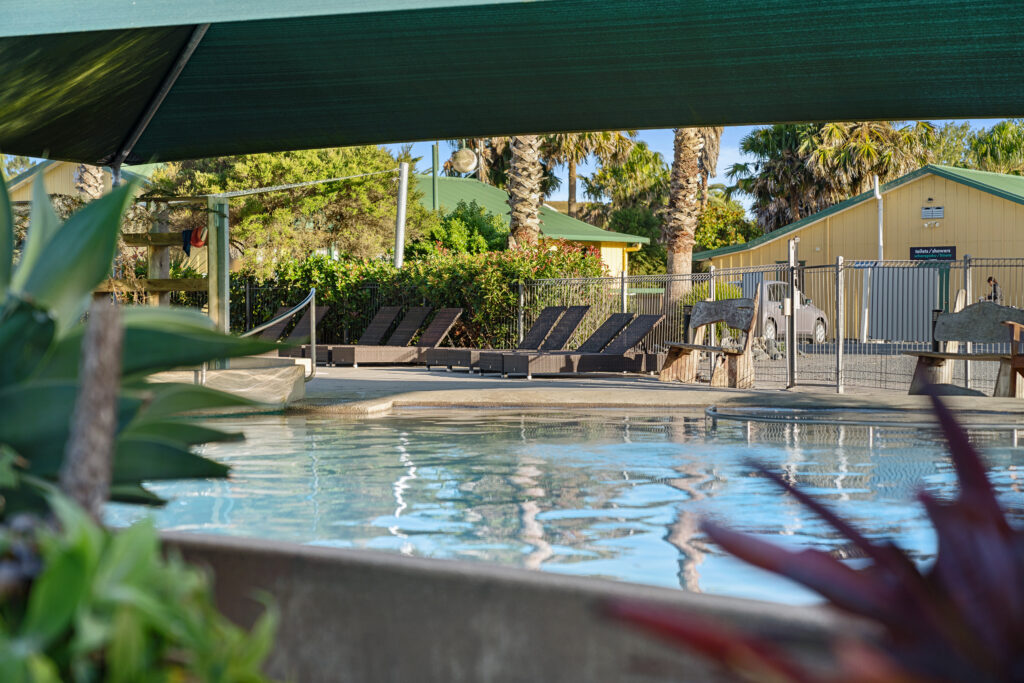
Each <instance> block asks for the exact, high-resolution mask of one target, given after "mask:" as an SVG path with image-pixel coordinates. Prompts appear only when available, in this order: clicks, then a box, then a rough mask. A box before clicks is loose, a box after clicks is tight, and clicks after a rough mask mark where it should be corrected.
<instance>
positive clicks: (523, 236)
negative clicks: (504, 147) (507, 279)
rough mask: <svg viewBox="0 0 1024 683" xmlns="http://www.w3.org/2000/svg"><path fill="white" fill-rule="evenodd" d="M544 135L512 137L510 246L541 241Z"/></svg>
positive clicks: (509, 184)
mask: <svg viewBox="0 0 1024 683" xmlns="http://www.w3.org/2000/svg"><path fill="white" fill-rule="evenodd" d="M542 174H543V170H542V168H541V164H540V136H538V135H517V136H515V137H513V138H512V163H511V165H510V167H509V171H508V206H509V209H511V220H510V223H509V235H508V246H509V247H510V248H512V247H515V246H517V245H522V244H536V243H537V241H538V240H539V239H540V203H541V198H542V197H541V191H540V183H541V179H542Z"/></svg>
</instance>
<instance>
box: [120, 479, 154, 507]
mask: <svg viewBox="0 0 1024 683" xmlns="http://www.w3.org/2000/svg"><path fill="white" fill-rule="evenodd" d="M110 500H112V501H115V502H118V503H135V504H136V505H153V506H160V505H164V504H166V503H167V501H166V500H164V499H163V498H161V497H160V496H158V495H156V494H155V493H153V492H152V491H150V490H148V489H146V488H144V487H143V486H142V485H140V484H112V485H111V487H110Z"/></svg>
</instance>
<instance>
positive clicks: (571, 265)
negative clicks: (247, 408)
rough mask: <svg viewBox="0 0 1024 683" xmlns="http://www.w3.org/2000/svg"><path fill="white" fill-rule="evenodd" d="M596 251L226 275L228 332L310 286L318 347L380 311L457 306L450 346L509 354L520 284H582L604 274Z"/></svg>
mask: <svg viewBox="0 0 1024 683" xmlns="http://www.w3.org/2000/svg"><path fill="white" fill-rule="evenodd" d="M603 270H604V268H603V265H602V262H601V258H600V254H599V252H598V251H597V250H596V249H594V248H592V247H580V246H578V245H575V244H572V243H569V242H559V243H554V244H551V243H548V244H547V245H545V246H543V247H540V246H526V247H521V248H517V249H511V250H508V251H499V252H486V253H482V254H466V253H451V252H448V251H446V250H443V249H442V250H440V251H439V252H438V253H437V254H435V255H432V256H430V257H428V258H424V259H420V260H416V261H411V262H407V263H406V264H405V266H404V267H403V268H402V269H401V270H398V269H396V268H394V266H392V265H391V264H390V263H386V262H383V261H335V260H332V259H331V258H329V257H327V256H320V255H314V256H310V257H309V258H306V259H303V260H301V261H287V262H283V263H280V264H278V265H277V266H276V267H275V269H274V271H273V274H272V276H271V277H270V278H268V279H265V280H262V281H261V280H259V279H258V278H257V277H256V276H255V274H254V273H253V272H251V271H246V270H243V271H241V272H238V273H232V277H231V325H232V329H234V330H243V329H245V328H246V327H247V324H246V323H247V316H246V313H247V310H246V309H247V306H248V320H249V322H250V323H251V325H252V326H254V325H257V324H259V323H260V322H263V321H265V320H268V319H269V318H270V316H271V315H273V314H274V312H275V311H276V310H277V309H278V308H279V307H280V306H285V305H292V304H295V303H297V302H298V301H300V300H301V299H302V298H303V297H304V296H305V295H306V294H307V293H308V292H309V290H310V288H311V287H316V290H317V305H319V306H327V307H328V313H327V315H326V316H325V318H324V320H323V322H322V323H321V325H320V327H319V329H318V337H319V338H320V340H321V342H323V343H347V342H350V341H354V340H356V339H358V338H359V335H360V334H361V333H362V331H363V329H364V328H365V327H366V325H367V323H368V322H369V320H370V318H372V317H373V315H374V313H376V311H377V309H378V308H380V307H381V306H388V305H403V306H419V305H426V306H431V307H433V308H435V309H437V308H442V307H458V308H462V309H463V314H462V318H461V320H460V321H459V324H458V325H456V327H455V329H453V330H452V334H451V341H452V343H453V344H454V345H456V346H475V347H491V348H510V347H511V346H514V345H515V341H516V333H517V330H516V311H517V304H518V299H519V288H518V285H519V283H520V282H522V281H524V280H535V279H539V278H584V277H598V276H601V275H602V274H603Z"/></svg>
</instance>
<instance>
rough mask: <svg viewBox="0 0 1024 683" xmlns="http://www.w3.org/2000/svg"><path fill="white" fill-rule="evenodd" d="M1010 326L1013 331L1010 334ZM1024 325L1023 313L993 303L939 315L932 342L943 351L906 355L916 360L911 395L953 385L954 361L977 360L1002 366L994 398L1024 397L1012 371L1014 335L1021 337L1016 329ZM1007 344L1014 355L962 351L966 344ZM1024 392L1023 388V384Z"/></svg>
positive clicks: (1014, 347) (1014, 356)
mask: <svg viewBox="0 0 1024 683" xmlns="http://www.w3.org/2000/svg"><path fill="white" fill-rule="evenodd" d="M1007 325H1008V326H1010V328H1011V329H1010V331H1009V334H1008V333H1007V329H1006V326H1007ZM1021 325H1024V310H1021V309H1019V308H1011V307H1009V306H1000V305H999V304H997V303H994V302H991V301H981V302H978V303H976V304H971V305H970V306H967V307H965V308H964V309H963V310H962V311H959V312H956V313H940V314H939V316H938V318H936V320H935V327H934V330H933V332H932V340H933V343H934V345H935V346H936V347H940V348H936V349H934V350H932V351H904V352H903V353H904V355H907V356H913V357H916V358H917V365H916V366H915V368H914V376H913V378H912V379H911V380H910V391H909V392H908V393H911V394H922V393H924V391H925V390H926V389H927V387H929V386H930V385H933V384H952V383H953V363H952V362H951V361H957V360H965V361H967V360H975V361H990V362H997V363H999V374H998V375H997V376H996V386H995V391H994V392H993V394H992V395H993V396H1002V397H1009V396H1016V397H1019V398H1020V397H1024V392H1019V391H1018V389H1017V382H1016V379H1015V377H1016V372H1014V371H1013V363H1014V362H1015V360H1014V359H1015V358H1019V357H1020V356H1018V355H1017V354H1016V344H1014V343H1013V342H1014V339H1015V337H1014V335H1015V334H1019V332H1018V331H1017V326H1021ZM1007 341H1009V342H1011V344H1010V346H1011V353H968V352H967V351H961V350H960V345H961V344H963V343H969V342H973V343H980V344H985V343H996V344H998V343H1005V342H1007ZM1022 361H1024V359H1022ZM1022 361H1016V362H1022ZM1021 367H1024V364H1022V366H1021ZM1021 389H1024V385H1022V386H1021Z"/></svg>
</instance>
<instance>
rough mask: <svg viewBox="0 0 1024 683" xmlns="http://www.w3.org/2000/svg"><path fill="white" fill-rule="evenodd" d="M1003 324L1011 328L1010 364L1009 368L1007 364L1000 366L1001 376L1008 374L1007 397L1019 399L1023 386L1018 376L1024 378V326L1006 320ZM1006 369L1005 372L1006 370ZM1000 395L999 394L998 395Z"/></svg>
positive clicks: (997, 382) (1006, 379)
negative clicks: (1023, 347) (1023, 343)
mask: <svg viewBox="0 0 1024 683" xmlns="http://www.w3.org/2000/svg"><path fill="white" fill-rule="evenodd" d="M1003 324H1004V325H1006V326H1007V327H1009V328H1010V362H1009V364H1008V366H1007V365H1006V364H1004V365H1002V366H1000V368H999V369H1000V371H1001V372H1000V375H1003V374H1006V375H1007V377H1006V378H1005V380H1004V381H1005V383H1006V392H1005V395H1006V396H1009V397H1011V398H1018V397H1019V396H1020V394H1021V393H1024V392H1021V391H1020V390H1019V389H1020V388H1021V386H1020V385H1019V384H1018V383H1017V378H1018V376H1020V377H1024V349H1022V348H1021V344H1022V342H1024V338H1022V337H1024V334H1022V333H1024V325H1022V324H1021V323H1019V322H1014V321H1013V320H1004V321H1003ZM1004 368H1005V370H1004ZM1001 378H1002V377H1000V378H997V380H996V384H997V389H998V384H999V379H1001ZM996 395H997V396H998V395H999V394H998V393H997V394H996Z"/></svg>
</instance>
